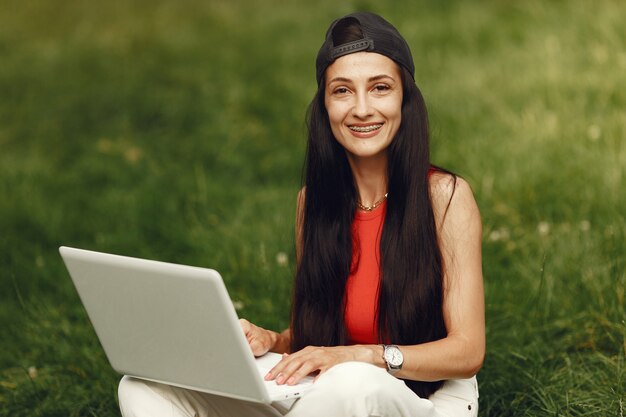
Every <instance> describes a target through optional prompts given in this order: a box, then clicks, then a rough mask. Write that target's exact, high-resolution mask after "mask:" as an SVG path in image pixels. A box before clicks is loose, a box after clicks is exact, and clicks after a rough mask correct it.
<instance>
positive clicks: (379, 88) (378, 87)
mask: <svg viewBox="0 0 626 417" xmlns="http://www.w3.org/2000/svg"><path fill="white" fill-rule="evenodd" d="M389 90H391V87H389V85H387V84H376V85H375V86H374V91H375V92H377V93H386V92H387V91H389Z"/></svg>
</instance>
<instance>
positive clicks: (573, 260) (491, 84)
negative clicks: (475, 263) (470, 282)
mask: <svg viewBox="0 0 626 417" xmlns="http://www.w3.org/2000/svg"><path fill="white" fill-rule="evenodd" d="M356 10H369V11H374V12H377V13H380V14H382V15H383V16H384V17H386V18H387V19H388V20H389V21H391V22H392V23H393V24H394V25H396V26H397V27H398V29H399V30H400V32H401V33H402V34H403V35H404V36H405V37H406V38H407V41H408V42H409V44H410V46H411V49H412V51H413V55H414V60H415V64H416V80H417V83H418V86H419V87H420V89H421V90H422V92H423V94H424V96H425V99H426V102H427V105H428V108H429V113H430V121H431V131H432V153H433V162H434V163H436V164H438V165H441V166H444V167H446V168H448V169H451V170H453V171H455V172H457V173H458V174H460V175H461V176H463V177H464V178H466V179H467V180H468V181H469V183H470V184H471V185H472V187H473V189H474V192H475V194H476V198H477V201H478V204H479V207H480V209H481V213H482V217H483V224H484V226H483V234H484V239H483V250H484V259H483V263H484V274H485V287H486V305H487V311H486V314H487V342H488V352H487V358H486V361H485V365H484V367H483V370H482V371H481V372H480V374H479V376H478V379H479V384H480V390H481V398H480V407H481V415H482V416H623V415H624V413H625V409H626V398H625V395H624V393H625V392H626V373H625V371H624V369H625V367H626V364H625V361H624V359H625V354H624V351H625V349H626V321H625V320H626V307H625V305H626V301H625V294H624V291H625V286H626V265H625V264H626V220H625V216H624V213H625V209H624V207H625V206H626V191H625V190H626V184H625V179H624V177H625V175H626V111H625V109H626V77H625V76H624V74H626V47H625V45H626V43H625V41H626V25H624V24H623V22H624V21H626V4H624V2H622V1H618V0H615V1H608V0H606V1H594V2H592V1H586V0H572V1H539V0H530V1H525V2H506V1H498V0H492V1H474V2H464V1H460V0H459V1H452V0H450V1H424V0H421V1H411V2H379V1H378V2H374V1H367V0H362V1H343V0H333V1H326V0H321V1H318V2H305V1H279V0H267V1H262V2H257V1H252V0H239V1H222V0H219V1H218V0H209V1H198V0H181V1H177V2H174V1H164V0H163V1H162V0H152V1H142V0H134V1H120V0H113V1H108V2H88V1H78V0H65V1H59V2H54V1H49V0H47V1H46V0H32V1H27V2H22V1H17V0H0V416H107V415H118V411H117V403H116V401H117V399H116V389H117V381H118V380H119V376H118V375H116V374H115V372H114V371H113V370H112V369H111V368H110V366H109V365H108V362H107V360H106V357H105V355H104V352H103V351H102V349H101V347H100V345H99V342H98V340H97V338H96V336H95V333H94V332H93V330H92V328H91V326H90V324H89V321H88V318H87V316H86V314H85V312H84V309H83V308H82V306H81V304H80V300H79V298H78V295H77V294H76V292H75V290H74V288H73V285H72V283H71V281H70V279H69V276H68V274H67V272H66V270H65V269H64V266H63V265H62V263H61V259H60V256H59V255H58V247H59V246H60V245H69V246H78V247H83V248H87V249H93V250H98V251H105V252H112V253H118V254H122V255H129V256H137V257H145V258H151V259H157V260H162V261H170V262H177V263H185V264H191V265H196V266H204V267H212V268H216V269H218V270H219V271H220V272H221V273H222V275H223V276H224V279H225V281H226V284H227V286H228V288H229V291H230V292H231V296H232V298H233V300H234V301H235V305H236V307H237V309H238V312H239V314H240V315H241V316H244V317H247V318H249V319H251V320H252V321H255V322H257V323H258V324H260V325H263V326H267V327H270V328H273V329H281V328H284V327H286V326H287V323H288V318H289V304H290V293H291V280H292V276H293V272H294V249H293V228H294V212H295V196H296V193H297V191H298V189H299V187H300V179H301V170H302V162H303V157H304V145H305V126H304V115H305V111H306V108H307V105H308V103H309V101H310V100H311V98H312V97H313V94H314V93H315V89H316V84H315V76H314V59H315V55H316V53H317V50H318V48H319V46H320V45H321V42H322V40H323V36H324V33H325V31H326V28H327V27H328V25H329V23H330V22H331V21H332V20H333V19H334V18H336V17H339V16H341V15H344V14H346V13H349V12H352V11H356ZM181 302H184V300H181Z"/></svg>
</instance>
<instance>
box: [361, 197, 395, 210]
mask: <svg viewBox="0 0 626 417" xmlns="http://www.w3.org/2000/svg"><path fill="white" fill-rule="evenodd" d="M388 194H389V193H385V195H384V196H383V198H381V199H380V200H378V201H377V202H375V203H374V204H372V205H371V206H364V205H363V204H362V203H361V202H360V201H357V202H356V205H357V206H358V207H359V208H360V209H361V210H363V211H372V210H374V209H375V208H376V207H378V206H380V205H381V204H382V203H383V201H385V200H386V199H387V195H388Z"/></svg>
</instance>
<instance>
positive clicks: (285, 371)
mask: <svg viewBox="0 0 626 417" xmlns="http://www.w3.org/2000/svg"><path fill="white" fill-rule="evenodd" d="M376 348H378V350H380V349H381V348H380V346H376V345H372V346H363V345H360V346H359V345H357V346H333V347H323V346H307V347H305V348H304V349H302V350H300V351H298V352H295V353H292V354H290V355H287V354H285V355H284V356H283V359H282V360H281V361H280V362H279V363H278V364H277V365H276V366H274V368H272V369H271V370H270V371H269V372H268V373H267V375H265V380H266V381H271V380H274V379H275V380H276V383H277V384H279V385H282V384H288V385H295V384H297V383H298V382H299V381H300V380H301V379H302V378H304V377H305V376H307V375H309V374H311V373H314V372H316V373H318V375H317V377H319V375H321V374H323V373H324V372H326V371H327V370H329V369H330V368H332V367H333V366H335V365H338V364H340V363H343V362H350V361H361V362H368V363H373V358H374V357H375V353H374V352H375V350H376ZM380 356H381V358H382V351H381V352H380ZM317 377H316V378H317Z"/></svg>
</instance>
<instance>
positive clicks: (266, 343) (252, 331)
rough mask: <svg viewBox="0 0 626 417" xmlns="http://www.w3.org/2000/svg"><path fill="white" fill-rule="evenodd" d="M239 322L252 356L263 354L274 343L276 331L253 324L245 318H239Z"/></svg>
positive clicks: (276, 338)
mask: <svg viewBox="0 0 626 417" xmlns="http://www.w3.org/2000/svg"><path fill="white" fill-rule="evenodd" d="M239 324H240V325H241V328H242V330H243V333H244V334H245V335H246V339H247V340H248V344H249V345H250V348H251V349H252V353H253V354H254V356H262V355H265V354H266V353H267V352H269V351H270V350H271V349H272V348H273V347H274V346H275V345H276V341H277V340H278V337H279V335H278V333H276V332H273V331H270V330H266V329H264V328H262V327H259V326H255V325H254V324H252V323H250V322H249V321H248V320H246V319H239Z"/></svg>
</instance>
